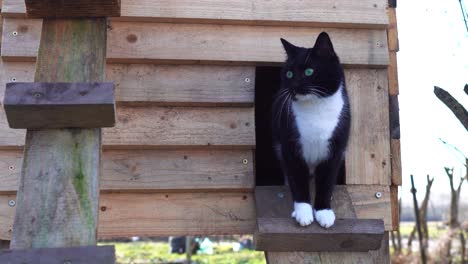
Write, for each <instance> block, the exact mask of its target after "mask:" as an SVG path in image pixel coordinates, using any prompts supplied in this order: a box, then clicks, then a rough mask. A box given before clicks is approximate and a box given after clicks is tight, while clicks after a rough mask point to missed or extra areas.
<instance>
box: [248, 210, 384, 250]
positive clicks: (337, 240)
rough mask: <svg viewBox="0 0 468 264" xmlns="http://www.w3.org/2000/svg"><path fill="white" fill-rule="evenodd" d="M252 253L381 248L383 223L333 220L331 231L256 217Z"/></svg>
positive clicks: (282, 220) (290, 220)
mask: <svg viewBox="0 0 468 264" xmlns="http://www.w3.org/2000/svg"><path fill="white" fill-rule="evenodd" d="M257 226H258V230H256V231H255V235H254V239H255V250H260V251H282V252H284V251H335V252H336V251H369V250H376V249H379V248H380V244H381V241H382V238H383V236H384V232H385V231H384V224H383V221H382V220H379V219H336V221H335V223H334V225H333V226H332V227H330V228H327V229H325V228H322V227H320V226H319V225H316V224H312V225H310V226H308V227H301V226H299V225H298V224H297V223H295V222H294V220H292V219H291V217H288V218H273V217H272V218H262V217H259V218H257Z"/></svg>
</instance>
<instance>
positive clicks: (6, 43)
mask: <svg viewBox="0 0 468 264" xmlns="http://www.w3.org/2000/svg"><path fill="white" fill-rule="evenodd" d="M15 1H16V0H15ZM17 2H21V1H17ZM2 20H3V31H2V49H1V55H2V58H4V59H10V60H12V61H35V57H36V56H37V52H38V49H39V43H40V39H41V30H42V20H41V19H12V20H9V19H6V18H5V19H2ZM15 47H16V48H15Z"/></svg>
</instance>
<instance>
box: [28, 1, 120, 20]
mask: <svg viewBox="0 0 468 264" xmlns="http://www.w3.org/2000/svg"><path fill="white" fill-rule="evenodd" d="M24 2H25V3H26V13H27V16H28V17H36V18H39V17H40V18H83V17H118V16H120V0H79V1H76V0H75V1H60V0H25V1H24Z"/></svg>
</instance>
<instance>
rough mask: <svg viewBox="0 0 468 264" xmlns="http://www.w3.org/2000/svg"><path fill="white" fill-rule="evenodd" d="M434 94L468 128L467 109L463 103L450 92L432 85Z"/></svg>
mask: <svg viewBox="0 0 468 264" xmlns="http://www.w3.org/2000/svg"><path fill="white" fill-rule="evenodd" d="M434 94H435V95H436V96H437V98H439V100H440V101H442V103H444V104H445V105H446V106H447V107H448V108H449V109H450V110H451V111H452V112H453V114H454V115H455V117H456V118H457V119H458V120H459V121H460V122H461V123H462V125H463V126H464V127H465V129H466V130H468V111H466V109H465V108H464V107H463V105H461V104H460V103H459V102H458V101H457V99H455V98H454V97H453V96H452V95H451V94H450V93H448V92H447V91H445V90H444V89H442V88H440V87H437V86H434Z"/></svg>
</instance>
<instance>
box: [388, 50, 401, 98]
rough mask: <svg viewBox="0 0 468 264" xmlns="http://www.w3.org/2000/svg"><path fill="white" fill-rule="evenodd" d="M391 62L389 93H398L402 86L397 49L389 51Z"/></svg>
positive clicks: (389, 66)
mask: <svg viewBox="0 0 468 264" xmlns="http://www.w3.org/2000/svg"><path fill="white" fill-rule="evenodd" d="M389 58H390V63H389V64H388V93H389V94H390V95H398V94H399V93H400V88H399V84H398V70H397V69H398V67H397V54H396V52H395V51H390V52H389Z"/></svg>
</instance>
